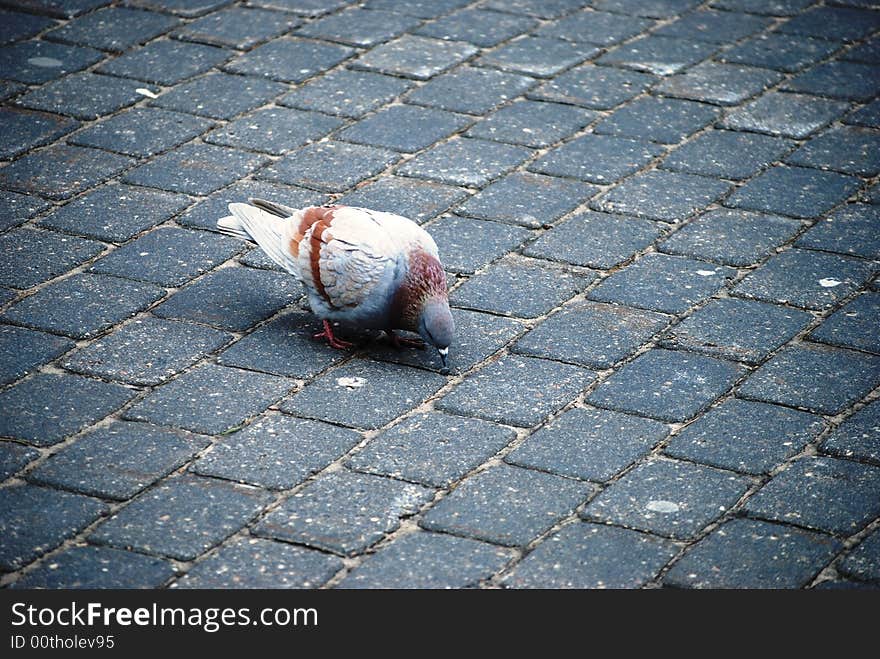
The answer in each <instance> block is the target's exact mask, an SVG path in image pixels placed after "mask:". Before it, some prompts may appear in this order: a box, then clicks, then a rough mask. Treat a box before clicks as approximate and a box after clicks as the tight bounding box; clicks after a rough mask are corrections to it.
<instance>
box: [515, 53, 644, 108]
mask: <svg viewBox="0 0 880 659" xmlns="http://www.w3.org/2000/svg"><path fill="white" fill-rule="evenodd" d="M656 81H657V78H655V77H654V76H652V75H648V74H645V73H638V72H636V71H623V70H621V69H615V68H612V67H608V66H595V65H593V64H583V65H581V66H577V67H575V68H573V69H571V70H569V71H566V72H565V73H562V74H560V75H558V76H556V77H555V78H553V79H552V80H549V81H547V82H545V83H544V84H543V85H541V86H540V87H538V88H537V89H536V90H534V91H531V92H529V93H528V94H526V96H527V97H528V98H533V99H535V100H541V101H556V102H557V103H568V104H571V105H583V106H584V107H588V108H592V109H594V110H610V109H611V108H613V107H615V106H617V105H620V104H621V103H623V102H624V101H628V100H630V99H631V98H634V97H636V96H638V95H639V94H641V93H642V92H643V91H645V90H646V89H647V88H648V87H650V86H651V85H652V84H654V83H655V82H656Z"/></svg>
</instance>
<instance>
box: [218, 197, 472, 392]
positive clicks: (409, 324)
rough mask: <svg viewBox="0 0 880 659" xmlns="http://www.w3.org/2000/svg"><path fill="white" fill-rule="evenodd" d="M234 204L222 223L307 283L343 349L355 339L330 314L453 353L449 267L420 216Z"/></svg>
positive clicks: (444, 356)
mask: <svg viewBox="0 0 880 659" xmlns="http://www.w3.org/2000/svg"><path fill="white" fill-rule="evenodd" d="M249 201H250V204H245V203H232V204H229V212H230V213H231V215H229V216H227V217H222V218H220V219H219V220H217V228H218V229H219V230H220V231H221V232H223V233H225V234H227V235H231V236H235V237H238V238H243V239H245V240H248V241H251V242H254V243H256V244H257V245H259V246H260V247H261V248H262V249H263V251H264V252H266V254H267V255H268V256H269V258H271V259H272V260H273V261H274V262H275V263H277V264H278V265H280V266H281V267H282V268H284V269H285V270H286V271H287V272H289V273H291V274H292V275H294V276H296V277H297V278H298V279H299V280H300V281H301V282H302V284H303V286H305V289H306V292H307V293H308V298H309V305H310V306H311V309H312V312H314V314H315V315H316V316H318V318H320V319H321V320H322V321H323V326H324V329H323V331H322V332H320V333H318V334H315V338H323V339H326V341H327V343H328V344H329V345H330V346H332V347H334V348H338V349H346V348H350V347H351V346H352V344H351V343H350V342H348V341H344V340H342V339H340V338H338V337H336V336H335V335H334V334H333V328H332V325H331V323H330V321H334V320H335V321H344V322H347V323H350V324H353V325H356V326H359V327H363V328H371V329H380V330H384V331H385V332H386V334H387V335H388V338H389V339H390V341H391V342H392V344H393V345H395V346H396V347H400V346H402V345H417V346H423V345H424V344H423V343H422V342H421V341H419V340H418V339H407V338H402V337H398V336H397V335H396V334H395V333H394V330H398V329H399V330H407V331H410V332H417V333H418V334H419V335H420V336H421V337H422V339H424V342H425V343H427V344H429V345H432V346H434V347H435V348H436V349H437V352H438V354H439V355H440V361H441V363H442V369H441V371H440V372H441V373H443V374H444V375H447V374H448V373H449V366H448V355H449V346H450V344H451V343H452V338H453V334H454V332H455V323H454V321H453V319H452V313H451V312H450V310H449V297H448V292H447V289H446V273H445V272H444V270H443V266H442V265H441V263H440V255H439V252H438V250H437V244H436V243H435V242H434V239H433V238H431V236H430V235H429V234H428V233H427V232H426V231H425V230H424V229H422V228H421V227H420V226H419V225H418V224H416V223H415V222H413V221H412V220H410V219H408V218H405V217H403V216H401V215H395V214H393V213H387V212H381V211H374V210H369V209H367V208H358V207H355V206H343V205H327V206H309V207H307V208H300V209H296V208H291V207H289V206H284V205H282V204H277V203H274V202H271V201H265V200H263V199H250V200H249Z"/></svg>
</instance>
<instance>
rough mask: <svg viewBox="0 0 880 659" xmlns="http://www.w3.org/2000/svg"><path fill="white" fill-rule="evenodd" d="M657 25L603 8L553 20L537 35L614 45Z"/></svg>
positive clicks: (537, 32) (539, 30)
mask: <svg viewBox="0 0 880 659" xmlns="http://www.w3.org/2000/svg"><path fill="white" fill-rule="evenodd" d="M652 25H654V21H650V20H645V19H643V18H636V17H634V16H623V15H620V14H611V13H607V12H602V11H592V10H584V11H578V12H575V13H574V14H569V15H568V16H565V17H564V18H560V19H558V20H556V21H553V22H551V23H545V24H544V25H542V26H541V27H540V28H539V29H537V30H535V34H538V35H541V36H546V37H555V38H557V39H566V40H568V41H585V42H587V43H594V44H596V45H598V46H610V45H612V44H615V43H618V42H620V41H625V40H626V39H629V38H630V37H634V36H636V35H637V34H639V33H640V32H644V31H645V30H647V29H648V28H649V27H651V26H652Z"/></svg>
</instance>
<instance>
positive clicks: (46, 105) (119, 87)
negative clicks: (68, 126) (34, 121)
mask: <svg viewBox="0 0 880 659" xmlns="http://www.w3.org/2000/svg"><path fill="white" fill-rule="evenodd" d="M137 87H138V85H137V83H135V82H132V81H131V80H125V79H122V78H114V77H113V76H102V75H95V74H94V73H89V72H82V73H74V74H72V75H68V76H64V77H63V78H60V79H59V80H53V81H52V82H49V83H47V84H45V85H43V86H41V87H38V88H36V89H33V90H31V91H29V92H28V93H26V94H24V95H23V96H21V97H20V98H18V99H16V103H17V104H19V105H23V106H25V107H28V108H32V109H35V110H45V111H48V112H57V113H59V114H64V115H68V116H71V117H75V118H77V119H97V118H98V117H101V116H104V115H107V114H112V113H114V112H116V111H117V110H121V109H122V108H124V107H128V106H129V105H133V104H134V103H136V102H137V101H139V100H141V99H142V98H143V97H142V96H141V95H140V94H138V93H137V92H136V91H135V89H136V88H137Z"/></svg>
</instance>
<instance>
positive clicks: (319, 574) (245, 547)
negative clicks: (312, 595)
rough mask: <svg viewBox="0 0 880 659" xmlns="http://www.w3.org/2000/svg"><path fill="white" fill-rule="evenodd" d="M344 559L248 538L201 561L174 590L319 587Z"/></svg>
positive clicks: (270, 541)
mask: <svg viewBox="0 0 880 659" xmlns="http://www.w3.org/2000/svg"><path fill="white" fill-rule="evenodd" d="M342 567H343V563H342V560H341V559H339V558H336V557H335V556H329V555H327V554H324V553H322V552H318V551H313V550H309V549H304V548H303V547H295V546H293V545H288V544H285V543H283V542H274V541H272V540H264V539H263V538H252V537H244V538H240V539H238V540H235V541H233V542H231V543H229V544H228V545H224V546H223V547H221V548H220V549H219V550H218V551H217V552H216V553H214V554H211V556H209V557H208V558H206V559H205V560H204V561H201V562H199V563H198V564H197V565H195V566H194V567H193V568H192V569H191V570H190V571H189V572H187V573H186V574H185V575H184V576H183V577H182V578H181V579H179V580H177V581H176V582H175V583H174V584H173V585H172V588H200V589H204V588H318V587H320V586H321V585H323V584H324V583H326V582H327V581H329V580H330V578H331V577H332V576H333V575H334V574H336V573H337V572H339V570H341V569H342Z"/></svg>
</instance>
